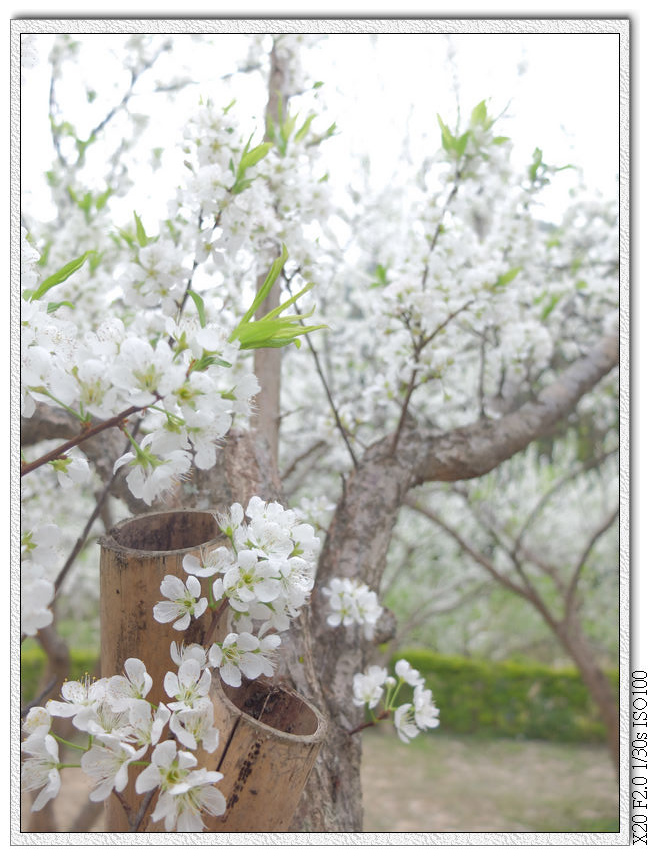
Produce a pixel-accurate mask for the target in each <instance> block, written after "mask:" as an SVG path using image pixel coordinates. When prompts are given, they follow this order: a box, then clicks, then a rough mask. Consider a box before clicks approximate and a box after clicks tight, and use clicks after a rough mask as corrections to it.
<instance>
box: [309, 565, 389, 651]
mask: <svg viewBox="0 0 650 865" xmlns="http://www.w3.org/2000/svg"><path fill="white" fill-rule="evenodd" d="M322 591H323V594H324V595H325V596H326V597H327V598H328V599H329V609H330V613H329V615H328V617H327V624H328V625H330V626H331V627H332V628H335V627H337V626H338V625H344V626H345V627H350V626H351V625H354V624H355V623H356V624H358V625H361V627H362V629H363V635H364V637H365V639H366V640H372V638H373V636H374V633H375V626H376V624H377V621H378V620H379V617H380V616H381V614H382V607H381V604H380V603H379V600H378V598H377V594H376V593H375V592H373V591H372V589H371V588H370V587H369V586H367V585H366V584H365V583H363V582H361V580H350V579H348V578H347V577H346V578H343V579H341V578H339V577H333V578H332V579H331V580H330V581H329V583H328V584H327V586H324V587H323V590H322Z"/></svg>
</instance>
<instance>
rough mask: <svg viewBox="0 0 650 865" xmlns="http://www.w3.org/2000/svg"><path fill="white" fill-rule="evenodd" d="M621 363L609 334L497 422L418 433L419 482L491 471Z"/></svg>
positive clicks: (563, 414) (550, 425)
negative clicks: (419, 454) (558, 375)
mask: <svg viewBox="0 0 650 865" xmlns="http://www.w3.org/2000/svg"><path fill="white" fill-rule="evenodd" d="M617 363H618V335H617V334H609V335H608V336H606V337H603V339H601V340H600V341H599V342H598V343H597V344H596V345H595V346H594V347H593V348H592V349H591V351H590V352H589V353H588V354H587V355H586V356H585V357H583V358H580V359H579V360H577V361H575V362H574V363H573V364H571V366H570V367H568V368H567V369H566V370H565V371H564V372H563V373H562V375H560V377H559V378H558V379H557V380H556V381H555V382H553V384H550V385H548V387H545V388H544V389H543V390H542V391H541V392H540V394H539V395H538V396H537V398H535V399H533V400H530V401H529V402H527V403H525V404H524V405H523V406H521V408H519V409H517V410H516V411H514V412H512V413H511V414H508V415H505V416H504V417H502V418H500V419H498V420H490V419H481V420H478V421H476V422H475V423H472V424H469V425H467V426H465V427H460V428H458V429H456V430H452V431H451V432H449V433H443V434H442V435H428V436H426V435H423V434H422V432H420V433H419V435H420V437H422V439H423V450H422V456H421V459H420V460H419V462H418V464H417V466H416V468H415V476H416V481H415V483H416V484H421V483H424V482H425V481H456V480H467V479H469V478H474V477H480V476H481V475H484V474H487V472H489V471H491V470H492V469H493V468H495V467H496V466H498V465H499V464H500V463H502V462H504V461H505V460H508V459H510V457H512V456H514V454H516V453H518V452H519V451H522V450H524V449H525V448H526V447H527V446H528V445H529V444H530V443H531V442H532V441H534V440H535V439H537V438H540V437H541V436H543V435H545V434H547V433H548V432H549V431H550V430H552V428H553V426H554V425H555V424H556V423H557V422H558V421H559V420H560V419H561V418H563V417H566V416H567V415H568V414H569V413H570V412H571V411H572V410H573V409H574V408H575V406H576V405H577V403H578V401H579V400H580V398H581V397H582V396H584V394H586V393H588V392H589V391H590V390H591V389H592V388H593V387H594V386H595V385H596V384H597V383H598V382H599V381H600V380H601V379H602V378H603V377H604V376H605V375H607V373H608V372H610V370H612V369H614V367H615V366H616V365H617ZM417 434H418V433H416V435H417ZM398 450H399V449H398Z"/></svg>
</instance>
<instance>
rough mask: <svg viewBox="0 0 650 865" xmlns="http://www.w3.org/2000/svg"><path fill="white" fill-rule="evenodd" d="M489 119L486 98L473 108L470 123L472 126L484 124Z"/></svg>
mask: <svg viewBox="0 0 650 865" xmlns="http://www.w3.org/2000/svg"><path fill="white" fill-rule="evenodd" d="M486 120H487V106H486V104H485V99H483V100H481V102H479V104H478V105H476V106H475V107H474V108H473V109H472V114H471V117H470V121H469V122H470V124H471V125H472V126H484V125H485V121H486Z"/></svg>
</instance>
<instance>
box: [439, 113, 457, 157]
mask: <svg viewBox="0 0 650 865" xmlns="http://www.w3.org/2000/svg"><path fill="white" fill-rule="evenodd" d="M438 125H439V126H440V131H441V133H442V147H443V150H445V151H446V152H447V153H452V152H453V151H454V147H455V144H456V139H455V138H454V136H453V135H452V134H451V132H450V130H449V127H448V126H447V124H446V123H445V122H444V121H443V119H442V117H441V116H440V115H439V114H438Z"/></svg>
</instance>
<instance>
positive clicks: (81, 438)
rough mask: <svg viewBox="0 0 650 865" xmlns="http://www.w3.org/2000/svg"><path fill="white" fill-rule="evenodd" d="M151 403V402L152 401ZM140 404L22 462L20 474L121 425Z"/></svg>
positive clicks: (27, 472)
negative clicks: (35, 457)
mask: <svg viewBox="0 0 650 865" xmlns="http://www.w3.org/2000/svg"><path fill="white" fill-rule="evenodd" d="M152 405H153V403H152ZM150 407H151V406H145V407H144V408H150ZM143 410H144V409H143V407H142V406H131V407H130V408H127V409H124V411H122V412H120V413H119V414H118V415H116V416H115V417H112V418H109V419H108V420H105V421H102V422H101V423H98V424H96V425H95V426H89V427H87V428H86V429H84V430H82V432H80V433H79V434H78V435H76V436H74V437H73V438H71V439H69V440H68V441H67V442H64V444H62V445H59V446H58V447H56V448H54V449H53V450H51V451H48V453H46V454H43V456H41V457H38V459H35V460H32V462H28V463H27V462H23V463H21V466H20V476H21V477H23V476H24V475H27V474H29V473H30V472H33V471H34V470H35V469H37V468H40V467H41V466H43V465H45V464H46V463H49V462H51V461H52V460H55V459H57V458H58V457H60V456H62V455H63V454H65V453H67V452H68V451H69V450H70V449H71V448H73V447H75V446H76V445H79V444H81V442H85V441H86V440H87V439H89V438H92V436H95V435H97V434H98V433H100V432H104V430H107V429H111V428H112V427H121V426H122V424H123V423H124V421H125V420H126V418H127V417H129V416H130V415H132V414H133V413H134V412H137V411H143Z"/></svg>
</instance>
